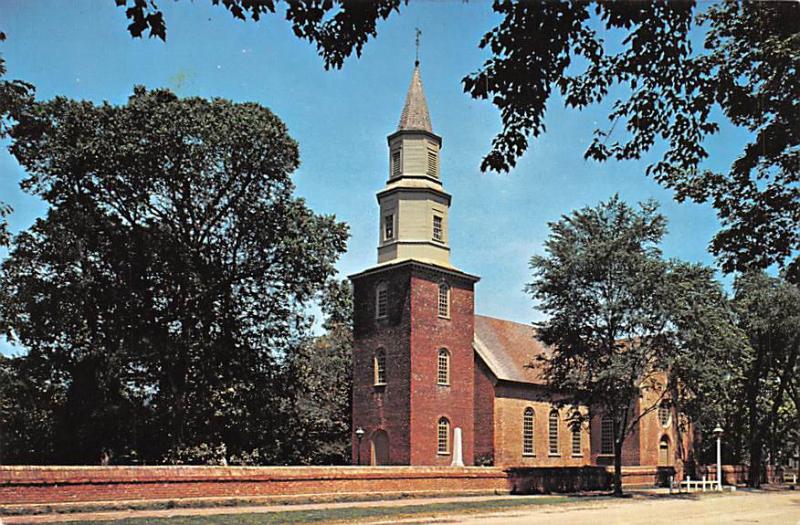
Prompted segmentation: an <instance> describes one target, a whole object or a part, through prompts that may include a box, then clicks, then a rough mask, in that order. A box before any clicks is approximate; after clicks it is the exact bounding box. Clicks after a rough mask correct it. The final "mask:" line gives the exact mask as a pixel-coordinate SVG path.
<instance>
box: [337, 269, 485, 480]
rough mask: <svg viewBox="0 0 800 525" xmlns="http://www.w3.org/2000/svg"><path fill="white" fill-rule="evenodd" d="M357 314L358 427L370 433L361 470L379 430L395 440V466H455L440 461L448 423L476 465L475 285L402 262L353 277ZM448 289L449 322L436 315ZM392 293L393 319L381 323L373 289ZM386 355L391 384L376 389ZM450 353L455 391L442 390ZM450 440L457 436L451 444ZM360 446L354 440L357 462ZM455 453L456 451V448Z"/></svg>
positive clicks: (392, 457)
mask: <svg viewBox="0 0 800 525" xmlns="http://www.w3.org/2000/svg"><path fill="white" fill-rule="evenodd" d="M352 281H353V291H354V302H355V313H354V351H353V428H354V429H355V428H358V427H359V426H360V427H362V428H363V429H364V430H365V431H366V434H365V436H364V439H363V440H362V443H361V459H362V464H365V463H368V462H369V458H370V439H371V437H372V435H373V434H374V433H375V432H376V431H377V430H384V431H386V433H387V435H388V438H389V463H390V464H393V465H409V464H410V465H442V466H445V465H449V464H450V462H451V461H452V455H451V454H448V455H439V454H437V447H436V445H437V424H438V421H439V419H440V418H441V417H443V416H444V417H446V418H447V419H448V420H449V421H450V428H451V436H452V431H453V429H455V428H456V427H458V428H461V430H462V450H463V458H464V462H465V463H466V464H471V463H472V460H473V440H474V436H473V417H474V413H473V410H474V406H473V402H474V392H473V384H474V351H473V349H472V340H473V321H474V315H473V312H474V305H473V281H472V280H471V279H469V278H465V277H461V276H459V275H457V274H453V273H451V272H448V271H441V270H437V269H436V267H432V266H429V265H423V264H419V263H410V262H406V263H400V264H396V265H391V266H387V267H384V268H377V269H374V271H368V272H367V273H365V274H360V275H357V276H354V277H353V278H352ZM442 281H445V282H447V284H448V285H449V286H450V318H449V319H443V318H440V317H439V316H438V310H437V306H438V296H439V294H438V292H439V283H440V282H442ZM381 282H385V283H387V285H388V289H389V294H388V298H389V303H388V316H387V317H386V318H385V319H375V289H376V286H377V285H378V284H379V283H381ZM378 348H383V349H384V351H385V352H386V356H387V366H386V374H387V384H386V385H385V386H375V385H374V371H373V356H374V354H375V351H376V350H377V349H378ZM440 348H446V349H447V350H448V352H449V353H450V385H449V386H441V385H438V383H437V367H438V352H439V349H440ZM451 441H452V437H451ZM357 447H358V442H357V440H356V439H355V438H354V439H353V458H354V462H355V461H357V459H358V450H357ZM451 448H452V447H451Z"/></svg>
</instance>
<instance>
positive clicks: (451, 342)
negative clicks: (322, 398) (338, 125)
mask: <svg viewBox="0 0 800 525" xmlns="http://www.w3.org/2000/svg"><path fill="white" fill-rule="evenodd" d="M387 140H388V153H389V159H388V160H389V163H388V166H389V169H388V172H389V176H388V180H387V181H386V185H385V187H384V188H383V189H382V190H380V191H379V192H378V194H377V198H378V205H379V210H380V213H379V223H378V229H379V234H378V258H377V264H376V265H375V266H373V267H371V268H369V269H367V270H365V271H363V272H360V273H358V274H355V275H352V276H350V279H351V281H352V283H353V293H354V301H355V311H354V334H353V335H354V348H353V421H352V425H353V426H352V430H353V432H354V434H353V456H352V457H353V463H357V462H358V460H359V458H360V459H361V463H362V464H372V465H450V464H451V463H452V462H453V460H454V452H455V450H454V448H456V447H455V439H456V438H455V437H454V436H455V434H456V432H455V430H456V429H460V432H461V436H462V438H461V445H462V448H463V460H464V462H465V464H467V465H469V464H472V461H473V457H472V456H473V452H472V451H473V442H474V415H473V410H474V351H473V349H472V341H473V330H474V300H473V296H474V284H475V283H476V282H477V281H478V277H475V276H473V275H469V274H467V273H464V272H462V271H460V270H458V269H456V268H455V267H453V266H452V264H451V262H450V245H449V210H450V203H451V197H450V194H448V193H447V192H446V191H445V190H444V187H443V185H442V177H441V166H440V152H441V148H442V138H441V137H440V136H438V135H436V134H435V133H434V132H433V126H432V125H431V118H430V114H429V112H428V105H427V102H426V100H425V93H424V91H423V87H422V79H421V76H420V71H419V63H418V62H417V64H416V65H415V67H414V71H413V73H412V76H411V85H410V86H409V88H408V94H407V95H406V100H405V105H404V106H403V110H402V113H401V116H400V123H399V124H398V127H397V130H396V131H395V132H394V133H392V134H390V135H389V136H388V138H387ZM357 430H362V431H363V433H362V432H359V433H356V431H357ZM359 434H361V435H362V436H363V437H362V438H359V437H358V435H359Z"/></svg>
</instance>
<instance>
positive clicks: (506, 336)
mask: <svg viewBox="0 0 800 525" xmlns="http://www.w3.org/2000/svg"><path fill="white" fill-rule="evenodd" d="M535 334H536V330H535V329H534V328H533V327H532V326H531V325H529V324H522V323H515V322H513V321H506V320H503V319H495V318H493V317H486V316H484V315H476V316H475V339H474V342H473V347H474V348H475V351H476V352H477V353H478V355H479V356H480V358H481V359H482V360H483V362H484V363H486V366H488V367H489V370H491V371H492V373H493V374H494V375H495V377H497V379H499V380H502V381H515V382H518V383H535V384H545V382H546V381H545V378H544V376H543V374H542V369H541V365H539V364H537V363H535V359H536V357H538V356H540V355H546V354H547V352H548V350H547V348H546V347H545V346H544V345H543V344H542V343H540V342H539V341H538V340H537V339H535V338H534V335H535ZM531 365H534V366H531Z"/></svg>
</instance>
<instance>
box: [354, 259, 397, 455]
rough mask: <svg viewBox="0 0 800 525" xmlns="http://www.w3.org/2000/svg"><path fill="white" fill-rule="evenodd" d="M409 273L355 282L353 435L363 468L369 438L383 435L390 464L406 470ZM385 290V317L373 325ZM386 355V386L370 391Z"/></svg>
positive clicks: (367, 453) (390, 272)
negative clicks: (381, 286) (358, 432)
mask: <svg viewBox="0 0 800 525" xmlns="http://www.w3.org/2000/svg"><path fill="white" fill-rule="evenodd" d="M410 279H411V272H410V268H409V267H405V268H398V269H395V270H392V271H388V272H381V273H378V274H371V275H366V276H364V277H361V278H356V279H353V298H354V305H355V307H354V318H353V320H354V331H353V336H354V344H353V420H352V421H353V429H354V430H355V429H356V428H358V427H362V428H363V429H364V430H365V431H366V434H365V436H364V438H363V440H362V441H361V461H362V464H369V462H370V447H371V445H370V443H371V438H372V436H373V434H374V433H375V432H376V431H378V430H384V431H385V432H386V433H387V435H388V437H389V463H390V464H393V465H407V464H409V462H410V460H411V458H410V456H409V441H410V427H409V422H410V403H411V399H410V389H411V384H410V381H411V376H410V369H411V364H410V354H409V352H408V347H409V344H410V342H409V340H410V335H411V328H410V312H411V302H410V284H411V281H410ZM380 282H385V283H387V285H388V288H389V295H388V316H387V317H386V318H384V319H375V287H376V285H377V284H378V283H380ZM379 348H383V349H384V351H385V352H386V376H387V384H386V385H385V386H375V385H374V369H373V358H374V355H375V352H376V351H377V350H378V349H379ZM352 457H353V463H354V464H355V463H356V462H357V461H358V441H357V439H355V437H354V438H353V456H352Z"/></svg>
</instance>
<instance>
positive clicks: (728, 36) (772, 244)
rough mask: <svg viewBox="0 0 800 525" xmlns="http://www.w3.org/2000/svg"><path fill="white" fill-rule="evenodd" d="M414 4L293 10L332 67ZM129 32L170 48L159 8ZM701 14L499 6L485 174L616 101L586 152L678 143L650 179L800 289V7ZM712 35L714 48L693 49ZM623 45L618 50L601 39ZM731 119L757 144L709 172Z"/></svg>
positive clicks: (735, 259) (483, 89) (261, 9)
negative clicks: (550, 125)
mask: <svg viewBox="0 0 800 525" xmlns="http://www.w3.org/2000/svg"><path fill="white" fill-rule="evenodd" d="M212 3H213V4H222V5H224V6H225V8H227V9H228V10H229V11H230V13H231V14H232V15H233V16H235V17H237V18H240V19H245V18H247V17H248V16H250V17H251V18H253V19H254V20H259V19H260V18H261V17H262V16H263V15H266V14H268V13H275V12H276V10H278V8H279V6H280V4H281V3H280V2H279V0H247V1H244V0H223V1H221V2H220V0H212ZM405 3H406V2H403V1H402V0H377V1H374V2H355V3H352V2H344V1H338V0H332V1H328V2H323V1H315V2H307V3H297V2H287V3H286V4H287V7H286V8H285V9H284V10H282V12H283V14H284V16H285V18H286V19H287V21H289V23H290V24H291V25H292V28H293V30H294V32H295V34H296V35H297V36H298V37H300V38H304V39H307V40H309V41H311V42H313V43H315V44H316V46H317V49H318V51H319V53H320V55H321V56H322V57H323V60H324V62H325V66H326V67H337V68H338V67H341V66H342V65H343V63H344V61H345V59H346V58H347V57H349V56H350V55H351V54H352V53H353V52H355V53H356V54H357V55H360V54H361V51H362V49H363V46H364V45H365V43H366V42H367V40H368V39H369V37H371V36H376V35H377V22H378V21H380V20H381V19H385V18H387V17H388V16H390V15H391V14H392V13H393V12H399V11H400V9H401V8H402V6H403V4H405ZM117 4H118V5H120V6H124V7H126V11H125V12H126V15H127V17H128V18H129V19H130V20H131V24H130V26H129V30H130V32H131V34H132V35H134V36H140V35H142V34H143V32H144V31H147V30H149V34H150V35H151V36H156V37H160V38H162V39H165V38H166V25H165V21H164V16H163V13H162V12H161V11H160V9H159V8H158V7H157V5H156V4H155V2H153V1H147V0H127V1H126V0H117ZM699 6H700V7H705V6H708V7H707V8H706V9H705V11H701V9H700V7H698V4H696V3H695V2H692V1H687V2H666V1H659V2H606V1H597V2H588V1H587V2H527V1H511V0H496V1H495V2H494V3H493V9H494V11H495V12H496V13H497V14H498V15H500V17H501V20H500V22H499V24H498V25H497V26H496V27H494V28H493V29H491V30H490V31H489V32H487V33H486V34H485V35H484V37H483V38H482V39H481V41H480V43H479V46H480V47H481V48H483V49H486V50H488V51H489V52H490V53H491V56H490V58H489V59H488V60H487V61H486V62H485V63H484V64H483V65H482V66H481V67H480V68H478V69H477V71H476V72H474V73H472V74H469V75H467V76H465V77H464V79H463V84H464V90H465V91H466V92H467V93H469V95H471V96H472V97H474V98H479V99H488V100H491V102H492V104H494V105H495V106H496V107H497V109H498V110H499V112H500V116H501V119H502V123H503V129H502V131H501V132H500V133H499V134H498V135H497V136H496V138H495V139H494V142H493V144H492V148H491V151H490V152H489V154H487V155H486V157H485V158H484V159H483V163H482V165H481V167H482V169H483V170H495V171H508V170H510V169H511V168H513V167H514V165H515V164H516V162H517V160H518V159H519V157H520V156H521V155H523V154H524V152H525V151H526V150H527V148H528V147H529V140H530V139H531V138H532V137H537V136H539V135H540V134H542V133H544V132H545V126H544V117H545V111H546V108H547V104H548V102H550V101H551V97H552V96H553V94H554V93H559V94H560V95H561V96H562V97H563V99H564V102H565V103H566V105H567V106H570V107H574V108H578V109H581V108H585V107H587V106H589V105H592V104H598V103H602V102H604V101H606V99H608V98H609V96H610V94H611V93H614V94H615V98H614V100H613V104H612V106H611V109H610V111H609V114H608V118H609V125H608V127H606V128H602V129H597V130H596V131H595V139H594V140H593V141H592V143H591V144H589V145H588V147H587V149H586V152H585V155H586V157H590V158H593V159H596V160H600V161H602V160H605V159H608V158H616V159H619V160H625V159H638V158H640V157H641V156H642V155H643V154H644V153H645V152H647V151H649V150H651V149H652V148H653V147H655V146H660V145H662V144H663V145H665V148H664V150H665V151H664V153H663V155H662V156H661V158H660V159H658V160H656V161H654V162H653V163H652V164H651V165H650V166H649V168H648V173H650V174H651V175H652V176H654V177H655V179H656V180H657V181H658V182H659V183H661V184H662V185H664V186H665V187H668V188H672V189H673V190H674V191H675V196H676V198H677V199H678V200H681V201H682V200H684V199H687V198H689V199H694V200H696V201H699V202H703V201H706V200H709V201H711V202H712V203H713V205H714V207H715V208H716V210H717V212H718V215H719V218H720V220H721V222H722V224H723V229H722V231H720V232H719V233H718V234H717V235H716V237H715V238H714V240H713V241H712V250H713V251H714V253H715V254H716V255H718V256H719V258H720V260H721V261H722V263H723V266H724V268H725V270H726V271H732V270H743V269H746V268H750V267H759V268H767V267H769V266H770V265H772V264H773V263H778V264H782V265H787V266H789V267H790V272H789V273H788V276H789V278H790V279H791V280H793V281H794V282H797V281H798V280H800V266H799V265H800V262H798V261H799V260H798V257H797V253H798V250H800V234H798V232H800V180H798V173H800V150H799V149H798V148H800V125H799V124H798V120H799V119H798V118H797V115H798V112H800V108H798V100H800V77H799V76H798V71H800V4H798V3H797V2H749V1H744V2H740V1H737V0H725V1H723V2H719V3H714V4H710V5H709V4H703V3H701V4H699ZM698 25H701V26H702V27H703V29H702V31H705V35H704V39H705V42H704V49H702V50H698V49H696V48H695V47H694V46H693V45H692V29H693V27H697V26H698ZM598 27H599V28H601V29H603V30H605V31H611V32H618V33H620V34H621V35H622V37H623V38H622V43H621V45H619V46H609V45H608V44H607V42H606V41H605V39H604V38H603V36H602V35H601V34H600V33H599V32H598V30H597V28H598ZM715 110H720V111H721V112H722V113H723V114H724V115H725V116H726V117H727V119H728V120H729V121H730V122H731V123H733V124H734V125H736V126H741V127H743V128H745V129H747V130H748V131H749V132H751V133H752V136H753V139H752V140H751V142H750V143H749V144H747V145H746V146H745V148H744V150H743V151H742V153H741V155H740V156H739V157H738V158H736V159H735V161H733V163H732V165H731V167H730V169H729V170H728V171H727V172H725V173H712V172H708V171H706V170H704V168H703V162H704V160H705V159H706V157H707V155H708V154H707V152H706V149H705V146H704V140H705V139H706V138H707V137H708V136H709V135H711V134H713V133H716V132H717V131H718V129H719V126H718V124H717V122H715V120H714V118H715V116H716V114H717V113H716V111H715Z"/></svg>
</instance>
